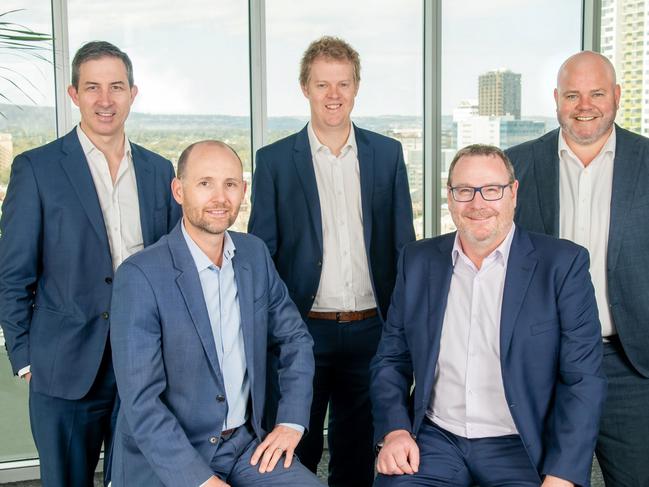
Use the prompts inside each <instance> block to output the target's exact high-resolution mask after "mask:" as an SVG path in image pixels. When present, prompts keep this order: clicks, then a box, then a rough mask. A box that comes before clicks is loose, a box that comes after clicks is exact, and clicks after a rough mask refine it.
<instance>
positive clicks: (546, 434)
mask: <svg viewBox="0 0 649 487" xmlns="http://www.w3.org/2000/svg"><path fill="white" fill-rule="evenodd" d="M454 239H455V233H451V234H447V235H443V236H441V237H437V238H434V239H429V240H420V241H418V242H415V243H413V244H410V245H407V246H406V247H405V248H404V251H403V254H402V258H401V260H400V263H399V273H398V275H397V283H396V286H395V290H394V294H393V297H392V303H391V305H390V311H389V313H388V320H387V322H386V324H385V327H384V329H383V335H382V338H381V342H380V344H379V349H378V352H377V354H376V357H375V359H374V362H373V364H372V369H371V374H372V379H371V396H372V408H373V409H372V411H373V414H374V429H375V440H376V441H377V442H378V441H379V440H381V439H382V438H383V437H384V436H385V435H386V434H387V433H389V432H390V431H394V430H397V429H405V430H408V431H410V432H412V433H414V434H417V432H418V431H419V428H420V427H421V423H422V421H423V419H424V415H425V413H426V409H427V407H428V406H429V403H430V400H431V395H432V392H433V382H434V377H435V368H436V366H437V358H438V356H439V346H440V337H441V332H442V324H443V322H444V314H445V311H446V302H447V297H448V292H449V288H450V284H451V277H452V273H453V265H452V260H451V252H452V249H453V241H454ZM588 263H589V259H588V253H587V252H586V250H585V249H584V248H582V247H579V246H577V245H575V244H573V243H571V242H568V241H566V240H558V239H554V238H551V237H547V236H545V235H539V234H533V233H528V232H526V231H525V230H522V229H520V228H517V229H516V231H515V233H514V238H513V241H512V245H511V249H510V253H509V260H508V263H507V274H506V277H505V287H504V291H503V302H502V310H501V321H500V363H501V368H502V380H503V385H504V388H505V397H506V399H507V404H508V405H509V407H510V411H511V414H512V418H513V419H514V424H515V425H516V428H517V429H518V432H519V434H520V436H521V439H522V441H523V444H524V445H525V448H526V450H527V453H528V455H529V457H530V460H531V462H532V464H533V465H534V466H535V467H536V468H537V470H538V472H539V475H542V474H550V475H555V476H557V477H560V478H563V479H567V480H571V481H573V482H574V483H576V484H577V485H581V486H588V485H590V468H591V463H592V458H593V450H594V449H595V441H596V439H597V432H598V429H599V418H600V415H601V411H602V405H603V402H604V397H605V392H606V380H605V378H604V376H603V373H602V370H601V362H602V343H601V342H602V340H601V337H600V331H599V320H598V318H597V305H596V303H595V294H594V291H593V286H592V284H591V281H590V275H589V273H588ZM413 379H414V383H415V384H416V387H415V390H414V393H413V394H412V397H411V396H410V387H411V385H412V383H413Z"/></svg>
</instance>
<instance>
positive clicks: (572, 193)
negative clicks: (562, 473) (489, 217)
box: [508, 51, 649, 487]
mask: <svg viewBox="0 0 649 487" xmlns="http://www.w3.org/2000/svg"><path fill="white" fill-rule="evenodd" d="M620 91H621V90H620V86H619V85H618V84H616V80H615V70H614V68H613V66H612V64H611V63H610V61H609V60H608V59H606V58H605V57H604V56H602V55H601V54H597V53H594V52H589V51H585V52H581V53H578V54H576V55H574V56H572V57H570V58H569V59H568V60H566V61H565V62H564V63H563V65H562V66H561V69H560V70H559V74H558V77H557V88H556V89H555V91H554V98H555V101H556V105H557V116H558V119H559V124H560V125H561V127H560V128H559V129H557V130H553V131H552V132H550V133H548V134H546V135H544V136H543V137H541V138H539V139H537V140H533V141H531V142H526V143H524V144H521V145H519V146H516V147H512V148H511V149H509V151H508V154H509V157H510V158H511V160H512V162H513V164H514V166H515V168H516V174H517V175H518V178H519V181H520V184H521V189H520V193H519V200H518V207H517V208H516V222H517V224H519V225H520V226H522V227H523V228H526V229H528V230H531V231H535V232H540V233H546V234H548V235H554V236H558V237H561V238H567V239H570V240H572V241H574V242H576V243H578V244H580V245H583V246H584V247H586V248H587V249H588V251H589V252H590V256H591V268H590V272H591V275H592V276H593V284H594V286H595V296H596V298H597V305H598V308H599V320H600V322H601V325H602V326H601V336H602V340H603V342H604V372H605V373H606V376H607V377H608V396H607V400H606V405H605V407H604V413H603V415H602V421H601V424H600V432H599V439H598V442H597V449H596V453H597V459H598V460H599V464H600V466H601V468H602V473H603V476H604V481H605V482H606V485H607V486H608V487H633V486H639V485H649V462H647V459H649V414H647V411H648V408H649V299H647V296H648V293H649V254H648V252H647V249H649V225H647V220H648V219H649V194H648V193H647V186H649V139H647V138H645V137H641V136H639V135H636V134H633V133H631V132H629V131H627V130H624V129H622V128H620V127H618V126H617V125H615V123H614V120H615V115H616V112H617V108H618V105H619V102H620Z"/></svg>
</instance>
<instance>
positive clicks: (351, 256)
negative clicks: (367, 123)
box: [248, 37, 415, 487]
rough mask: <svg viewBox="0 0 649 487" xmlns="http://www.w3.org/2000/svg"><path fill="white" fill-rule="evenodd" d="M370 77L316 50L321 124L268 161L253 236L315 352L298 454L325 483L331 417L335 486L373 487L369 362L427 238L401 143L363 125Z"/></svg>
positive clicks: (353, 63) (338, 51) (310, 86)
mask: <svg viewBox="0 0 649 487" xmlns="http://www.w3.org/2000/svg"><path fill="white" fill-rule="evenodd" d="M360 69H361V67H360V59H359V56H358V53H357V52H356V51H355V50H354V49H353V48H352V47H351V46H350V45H349V44H347V43H346V42H345V41H343V40H341V39H337V38H333V37H323V38H321V39H318V40H316V41H314V42H312V43H311V45H310V46H309V47H308V49H307V50H306V52H305V53H304V55H303V57H302V62H301V67H300V86H301V88H302V93H303V94H304V96H305V97H306V98H307V99H308V100H309V105H310V107H311V120H310V121H309V123H308V124H307V126H306V127H304V128H303V129H302V130H301V131H300V132H298V133H297V134H293V135H291V136H289V137H287V138H285V139H282V140H280V141H278V142H275V143H274V144H271V145H269V146H267V147H264V148H262V149H260V150H259V152H257V158H256V169H255V175H254V178H253V185H252V212H251V214H250V222H249V226H248V230H249V231H250V232H251V233H254V234H255V235H257V236H259V237H261V238H262V240H264V241H265V242H266V244H267V245H268V248H269V250H270V254H271V256H272V258H273V260H274V261H275V264H276V266H277V270H278V272H279V274H280V276H281V277H282V279H283V280H284V282H286V285H287V286H288V289H289V292H290V293H291V298H292V299H293V301H294V302H295V304H296V305H297V307H298V309H299V310H300V313H301V314H302V317H303V319H304V320H305V321H306V323H307V325H308V327H309V331H310V332H311V334H312V335H313V339H314V341H315V346H314V353H315V361H316V371H315V378H314V381H313V389H314V391H313V405H312V407H311V420H310V426H309V434H308V435H307V436H305V438H304V439H303V440H302V442H301V443H300V446H299V447H298V450H297V453H298V456H299V457H300V459H301V460H302V461H303V462H304V464H305V465H306V466H307V467H308V468H309V469H311V470H312V471H313V472H315V471H316V468H317V466H318V462H319V461H320V457H321V456H322V449H323V427H324V420H325V415H326V413H327V407H328V406H329V429H328V432H329V433H328V435H329V436H328V440H329V455H330V460H329V485H330V486H332V487H333V486H335V487H368V486H370V485H371V484H372V482H373V479H374V450H373V445H372V417H371V408H370V398H369V363H370V360H371V359H372V357H373V356H374V353H375V352H376V346H377V344H378V341H379V338H380V336H381V324H382V319H383V318H384V317H385V316H386V313H387V309H388V306H389V303H390V296H391V294H392V289H393V287H394V278H395V275H396V270H397V258H398V255H399V252H400V251H401V248H402V247H403V245H405V244H406V243H407V242H410V241H412V240H414V239H415V232H414V229H413V222H412V203H411V200H410V191H409V189H408V178H407V174H406V167H405V164H404V161H403V150H402V148H401V144H400V143H399V142H397V141H396V140H394V139H390V138H388V137H384V136H383V135H379V134H376V133H374V132H370V131H367V130H363V129H361V128H358V127H356V126H355V125H354V124H352V122H351V118H350V116H351V112H352V109H353V107H354V99H355V98H356V94H357V93H358V88H359V82H360ZM274 379H275V377H274V375H271V382H273V380H274ZM273 390H275V391H276V386H275V387H274V388H273ZM275 394H276V392H275ZM269 416H270V417H271V418H272V417H273V416H274V411H273V410H272V404H271V408H270V411H269Z"/></svg>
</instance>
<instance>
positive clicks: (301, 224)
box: [248, 126, 415, 317]
mask: <svg viewBox="0 0 649 487" xmlns="http://www.w3.org/2000/svg"><path fill="white" fill-rule="evenodd" d="M354 134H355V136H356V143H357V145H358V162H359V168H360V181H361V206H362V212H363V236H364V240H365V241H364V244H365V250H366V252H367V258H368V261H369V262H368V263H369V269H370V277H371V279H372V284H373V287H374V295H375V297H376V301H377V305H378V307H379V309H380V311H381V314H382V315H383V317H385V315H386V313H387V309H388V306H389V304H390V295H391V294H392V288H393V287H394V279H395V275H396V270H397V259H398V254H399V251H400V250H401V248H402V247H403V246H404V245H405V244H406V243H408V242H411V241H413V240H414V239H415V232H414V228H413V223H412V202H411V200H410V191H409V189H408V176H407V174H406V166H405V164H404V161H403V151H402V148H401V144H400V143H399V142H398V141H396V140H394V139H391V138H389V137H385V136H383V135H379V134H376V133H374V132H370V131H368V130H363V129H359V128H358V127H356V126H354ZM255 164H256V169H255V175H254V178H253V183H252V212H251V214H250V220H249V223H248V231H249V232H250V233H253V234H255V235H257V236H258V237H260V238H261V239H262V240H263V241H264V242H266V245H268V248H269V250H270V255H271V256H272V258H273V260H274V261H275V264H276V265H277V270H278V271H279V274H280V276H281V277H282V279H283V280H284V282H285V283H286V285H287V286H288V290H289V293H290V294H291V298H292V299H293V301H294V302H295V304H296V305H297V307H298V309H299V310H300V313H301V314H302V316H303V317H306V315H307V313H308V312H309V311H310V310H311V305H312V304H313V300H314V299H315V294H316V292H317V290H318V285H319V283H320V273H321V270H322V219H321V213H320V198H319V196H318V186H317V183H316V178H315V170H314V168H313V161H312V158H311V148H310V146H309V136H308V133H307V128H306V127H304V128H303V129H302V130H301V131H300V132H298V133H297V134H293V135H291V136H289V137H286V138H285V139H282V140H279V141H277V142H275V143H273V144H271V145H269V146H266V147H263V148H261V149H259V151H257V158H256V160H255Z"/></svg>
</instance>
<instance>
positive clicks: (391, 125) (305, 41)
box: [266, 0, 423, 238]
mask: <svg viewBox="0 0 649 487" xmlns="http://www.w3.org/2000/svg"><path fill="white" fill-rule="evenodd" d="M341 12H344V13H345V15H341ZM359 19H362V21H361V20H359ZM422 19H423V2H422V1H421V0H402V1H400V2H394V1H390V0H380V1H377V0H362V1H356V2H349V1H347V0H331V1H329V2H328V3H327V8H326V9H322V8H314V7H313V5H312V4H310V3H308V2H303V3H296V2H292V1H290V0H273V1H272V2H266V39H267V45H266V53H267V59H268V63H267V76H268V105H267V106H268V128H269V133H268V138H269V140H270V141H274V140H277V139H280V138H282V137H285V136H287V135H289V134H291V133H294V132H297V131H299V130H300V129H302V127H304V125H305V124H306V123H307V121H308V120H309V103H308V101H307V100H306V99H305V98H304V96H303V95H302V92H301V90H300V85H299V82H298V77H299V66H300V59H301V57H302V54H303V53H304V51H305V50H306V48H307V46H308V45H309V43H310V42H311V41H313V40H315V39H317V38H318V37H321V36H323V35H332V36H337V37H342V38H343V39H344V40H346V41H347V42H349V43H350V44H351V45H352V46H353V47H354V49H356V50H357V51H358V53H359V54H360V58H361V83H360V89H359V92H358V96H357V97H356V102H355V105H354V111H353V112H352V120H353V121H354V123H356V124H357V125H358V126H359V127H362V128H365V129H369V130H373V131H375V132H379V133H382V134H385V135H388V136H390V137H393V138H395V139H398V140H400V141H401V143H402V144H403V152H404V159H405V161H406V166H407V169H408V178H409V182H410V191H411V195H412V202H413V208H414V218H415V222H414V223H415V231H416V232H417V237H419V238H421V237H422V236H423V206H422V196H423V156H422V154H423V145H422V123H423V91H422V90H423V21H422Z"/></svg>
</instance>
